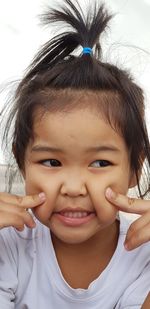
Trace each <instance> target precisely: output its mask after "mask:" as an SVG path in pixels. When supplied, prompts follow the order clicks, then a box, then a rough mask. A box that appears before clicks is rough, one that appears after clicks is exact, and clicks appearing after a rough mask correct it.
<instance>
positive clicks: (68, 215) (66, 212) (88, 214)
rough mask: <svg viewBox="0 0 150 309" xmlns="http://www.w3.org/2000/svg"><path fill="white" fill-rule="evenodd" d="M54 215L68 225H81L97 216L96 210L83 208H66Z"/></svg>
mask: <svg viewBox="0 0 150 309" xmlns="http://www.w3.org/2000/svg"><path fill="white" fill-rule="evenodd" d="M53 215H54V217H55V218H57V219H58V220H59V221H61V222H62V223H63V224H65V225H68V226H79V225H82V224H85V223H87V222H89V221H90V220H92V219H93V218H94V217H96V213H95V212H94V211H87V210H83V209H81V208H75V209H72V208H65V209H63V210H62V211H60V212H55V213H54V214H53Z"/></svg>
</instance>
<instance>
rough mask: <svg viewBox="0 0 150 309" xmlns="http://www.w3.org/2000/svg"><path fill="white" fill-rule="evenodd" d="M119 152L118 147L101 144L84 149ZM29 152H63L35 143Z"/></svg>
mask: <svg viewBox="0 0 150 309" xmlns="http://www.w3.org/2000/svg"><path fill="white" fill-rule="evenodd" d="M103 151H109V152H120V149H119V148H117V147H115V146H114V145H107V146H106V145H101V146H93V147H89V148H87V149H86V152H103ZM31 152H55V153H57V152H59V153H60V152H63V150H62V149H61V148H56V147H50V146H44V145H35V146H33V147H32V149H31Z"/></svg>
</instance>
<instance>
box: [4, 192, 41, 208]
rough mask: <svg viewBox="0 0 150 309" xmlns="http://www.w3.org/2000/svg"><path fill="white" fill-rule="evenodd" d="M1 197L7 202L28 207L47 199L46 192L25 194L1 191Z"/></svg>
mask: <svg viewBox="0 0 150 309" xmlns="http://www.w3.org/2000/svg"><path fill="white" fill-rule="evenodd" d="M0 199H1V201H3V202H5V203H7V204H10V205H11V204H12V205H17V206H20V207H23V208H27V209H28V208H34V207H36V206H38V205H40V204H42V203H44V202H45V200H46V195H45V193H44V192H41V193H39V194H33V195H25V196H20V195H12V194H8V193H1V196H0Z"/></svg>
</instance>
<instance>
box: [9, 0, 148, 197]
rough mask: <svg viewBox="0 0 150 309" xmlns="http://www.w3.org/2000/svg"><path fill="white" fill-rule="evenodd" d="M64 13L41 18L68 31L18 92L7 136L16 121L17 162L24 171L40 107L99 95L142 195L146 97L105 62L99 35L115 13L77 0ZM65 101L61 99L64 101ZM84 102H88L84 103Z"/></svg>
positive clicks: (45, 50) (65, 105)
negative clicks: (85, 7) (88, 50)
mask: <svg viewBox="0 0 150 309" xmlns="http://www.w3.org/2000/svg"><path fill="white" fill-rule="evenodd" d="M62 2H63V5H62V6H60V8H59V9H50V8H49V9H48V10H47V12H46V13H45V14H43V15H42V20H43V22H44V24H50V23H55V24H57V23H59V24H61V23H63V24H61V26H62V29H63V27H64V25H68V26H69V29H68V30H66V31H65V32H62V31H61V33H60V34H58V35H56V36H55V37H53V38H52V39H50V40H49V41H48V42H47V43H46V44H45V45H44V46H43V47H42V48H41V50H40V51H39V52H38V54H37V55H36V56H35V58H34V59H33V61H32V63H31V65H30V66H29V68H28V71H27V73H26V75H25V76H24V78H23V79H22V81H21V82H20V84H19V85H18V88H17V90H16V93H15V98H14V105H13V108H12V110H11V113H10V116H9V118H8V122H7V126H6V129H5V132H4V137H5V138H7V136H8V133H9V128H10V126H11V124H12V122H13V121H14V120H15V126H14V131H13V141H12V145H13V149H14V154H15V158H16V161H17V164H18V166H19V168H20V169H21V170H23V169H24V161H25V151H26V148H27V146H28V143H29V140H30V139H31V138H33V118H34V117H33V116H34V112H35V110H36V109H37V107H40V108H42V109H43V110H47V109H48V110H52V111H53V112H55V111H58V110H63V109H71V108H75V107H80V105H81V104H82V103H81V100H77V98H80V97H81V96H82V98H86V97H87V96H88V95H91V96H93V97H95V101H96V105H97V108H98V109H99V110H100V111H101V112H102V113H103V114H104V116H105V119H106V120H107V121H108V122H109V123H110V124H111V126H113V127H114V128H115V129H116V130H118V132H119V133H120V134H121V135H122V136H123V138H124V140H125V142H126V145H127V147H128V150H129V155H130V165H131V169H132V171H133V173H135V174H136V178H137V184H138V189H139V194H140V196H141V197H142V196H144V194H146V192H148V191H149V189H150V177H149V175H148V173H147V187H146V188H145V192H144V193H142V191H141V187H140V183H139V174H140V173H139V172H140V170H141V168H142V166H143V160H144V159H145V160H146V162H147V165H146V166H147V167H146V169H147V170H148V168H149V165H150V146H149V139H148V134H147V129H146V124H145V119H144V95H143V91H142V89H141V88H140V87H139V86H138V85H137V84H136V83H135V82H134V80H133V78H132V76H131V75H130V73H129V72H127V71H125V70H122V69H120V68H118V67H117V66H115V65H112V64H110V63H108V62H103V61H102V48H101V41H100V37H101V35H102V34H103V32H104V31H105V30H106V28H107V26H108V23H109V21H110V20H111V18H112V15H110V14H108V12H107V10H106V9H105V5H104V4H102V3H99V1H97V0H95V1H94V0H93V1H92V4H90V7H89V10H88V11H87V13H86V14H84V13H83V10H82V8H81V7H80V5H79V3H78V1H77V0H74V1H73V0H72V1H71V0H63V1H62ZM83 47H89V48H91V49H92V53H91V54H84V53H83V52H82V51H81V53H80V54H79V55H77V52H78V50H79V48H83ZM60 98H61V100H60ZM83 101H84V100H83ZM93 104H94V103H93Z"/></svg>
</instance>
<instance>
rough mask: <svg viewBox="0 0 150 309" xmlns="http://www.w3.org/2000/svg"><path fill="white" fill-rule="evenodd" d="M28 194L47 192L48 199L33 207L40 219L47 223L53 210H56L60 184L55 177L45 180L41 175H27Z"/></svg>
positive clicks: (26, 186)
mask: <svg viewBox="0 0 150 309" xmlns="http://www.w3.org/2000/svg"><path fill="white" fill-rule="evenodd" d="M25 190H26V194H28V195H33V194H39V193H40V192H44V193H45V194H46V201H45V202H44V203H43V204H41V205H39V206H37V207H35V208H33V209H32V211H33V213H34V215H35V216H36V218H37V219H39V221H41V222H42V223H44V224H45V223H46V221H47V220H48V221H49V219H50V217H51V214H52V212H53V211H54V208H55V205H56V200H57V197H58V192H59V184H58V182H57V181H55V179H54V178H53V180H49V181H45V179H42V178H41V177H37V178H36V177H31V175H30V177H26V181H25Z"/></svg>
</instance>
